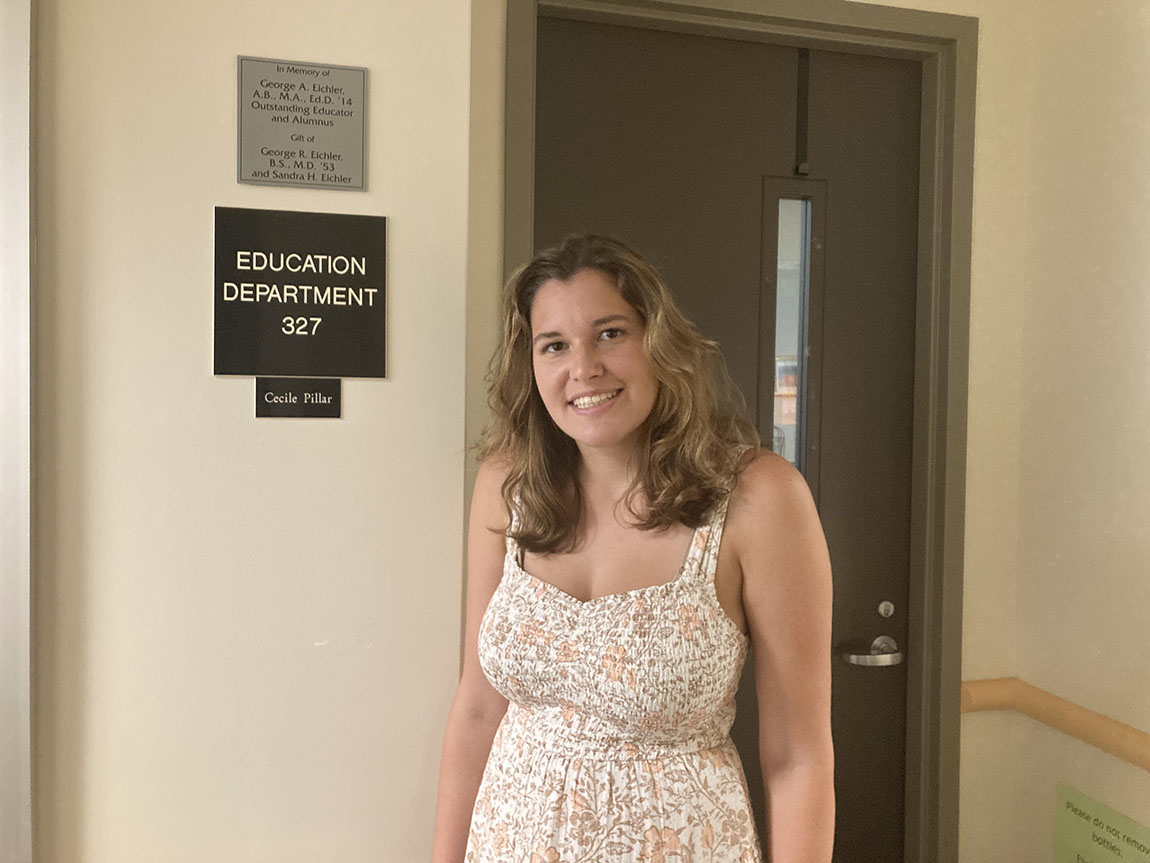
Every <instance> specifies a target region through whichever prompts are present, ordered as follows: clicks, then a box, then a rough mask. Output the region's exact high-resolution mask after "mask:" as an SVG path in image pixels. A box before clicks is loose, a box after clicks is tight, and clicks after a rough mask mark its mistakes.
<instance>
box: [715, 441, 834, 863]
mask: <svg viewBox="0 0 1150 863" xmlns="http://www.w3.org/2000/svg"><path fill="white" fill-rule="evenodd" d="M735 494H736V501H733V503H734V504H735V507H733V508H734V509H735V511H736V513H737V514H738V534H737V536H738V542H737V551H738V557H739V563H740V566H741V567H742V571H743V608H744V611H745V613H746V616H747V625H748V628H749V630H750V635H751V644H752V647H753V649H754V658H755V688H756V691H757V697H758V705H759V756H760V759H761V762H762V768H763V785H764V788H765V789H766V798H767V828H768V836H769V848H770V860H771V863H830V860H831V849H832V846H833V844H834V826H835V799H834V750H833V748H832V745H831V645H830V638H831V565H830V557H829V555H828V553H827V544H826V539H825V538H824V536H823V530H822V525H821V524H820V523H819V517H818V512H817V511H816V509H815V504H814V501H813V500H812V498H811V494H810V490H809V488H808V487H807V483H806V480H804V479H803V476H802V474H800V473H799V472H798V471H797V470H795V468H794V467H792V466H791V464H790V463H789V462H787V461H786V460H785V459H783V458H781V457H779V456H777V455H774V454H773V453H764V454H762V455H760V456H759V457H757V458H756V459H755V461H754V462H752V463H751V464H750V465H749V466H748V467H747V469H746V470H745V471H744V472H743V473H742V474H741V475H740V477H739V485H738V487H737V488H736V492H735Z"/></svg>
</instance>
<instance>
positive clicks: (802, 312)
mask: <svg viewBox="0 0 1150 863" xmlns="http://www.w3.org/2000/svg"><path fill="white" fill-rule="evenodd" d="M810 247H811V202H810V201H809V200H806V199H802V198H780V199H779V236H778V272H777V281H776V286H777V287H776V291H775V416H774V441H773V446H772V448H773V449H774V451H775V452H777V453H778V454H779V455H781V456H783V457H784V458H786V459H787V460H788V461H789V462H791V464H793V465H794V466H795V467H796V468H798V469H799V470H800V471H802V470H803V469H804V454H805V450H806V417H805V413H806V410H805V406H806V395H807V377H808V374H807V366H808V362H807V361H808V356H809V350H808V339H807V319H808V313H809V305H810V302H809V297H810V259H811V250H810Z"/></svg>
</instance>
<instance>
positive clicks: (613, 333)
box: [599, 327, 623, 341]
mask: <svg viewBox="0 0 1150 863" xmlns="http://www.w3.org/2000/svg"><path fill="white" fill-rule="evenodd" d="M621 335H623V330H621V329H619V328H618V327H611V328H610V329H607V330H603V332H601V333H600V334H599V338H601V339H606V340H607V341H612V340H613V339H617V338H619V337H620V336H621Z"/></svg>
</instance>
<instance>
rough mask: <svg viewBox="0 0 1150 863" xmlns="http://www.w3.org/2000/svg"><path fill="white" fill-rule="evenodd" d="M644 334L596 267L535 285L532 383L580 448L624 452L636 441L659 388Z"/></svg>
mask: <svg viewBox="0 0 1150 863" xmlns="http://www.w3.org/2000/svg"><path fill="white" fill-rule="evenodd" d="M645 333H646V326H645V325H644V323H643V319H642V318H641V317H640V316H639V313H638V312H637V311H636V310H635V309H634V308H633V307H632V306H631V304H630V303H628V302H627V301H626V300H625V299H623V295H622V294H620V293H619V290H618V288H616V287H615V283H614V281H613V280H612V279H611V278H610V277H609V276H607V275H606V274H604V273H601V272H599V271H598V270H580V271H579V272H577V273H576V274H575V275H574V276H573V277H572V278H571V280H570V281H567V282H563V281H559V280H558V279H552V280H551V281H549V282H545V283H544V284H543V286H542V287H540V288H539V290H538V292H536V294H535V300H534V302H533V303H532V306H531V338H532V343H531V355H532V362H533V366H534V369H535V384H536V386H537V387H538V388H539V394H540V395H541V396H542V397H543V404H544V405H545V406H546V407H547V412H548V413H550V414H551V419H553V420H554V421H555V424H556V425H557V426H559V428H560V429H561V430H562V431H563V432H564V433H565V434H567V435H568V436H569V437H571V438H572V439H574V441H575V443H576V444H578V446H579V448H580V450H583V451H586V449H588V448H611V449H619V450H621V451H622V452H624V453H626V454H630V451H631V450H633V449H634V447H635V446H636V445H637V444H638V442H639V432H640V429H641V428H642V426H643V423H644V422H645V421H646V420H647V417H648V416H650V414H651V409H652V408H653V407H654V406H655V396H656V395H657V394H658V392H659V383H658V381H657V380H656V379H655V374H654V370H653V369H652V368H651V359H650V357H649V356H648V355H647V349H646V347H645V345H644V344H643V336H644V334H645Z"/></svg>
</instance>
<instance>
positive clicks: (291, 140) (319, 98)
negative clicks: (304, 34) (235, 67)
mask: <svg viewBox="0 0 1150 863" xmlns="http://www.w3.org/2000/svg"><path fill="white" fill-rule="evenodd" d="M238 78H239V123H238V125H239V153H238V156H237V160H236V161H237V163H238V177H237V179H238V180H239V182H241V183H261V184H263V185H267V186H300V187H303V188H321V189H356V190H358V191H363V190H364V189H365V188H366V184H365V175H364V164H365V160H364V153H365V152H366V135H367V123H366V114H367V102H366V100H365V96H366V93H367V69H365V68H362V67H359V66H329V65H321V64H319V63H296V62H294V61H290V60H267V59H263V58H260V57H240V58H239V75H238Z"/></svg>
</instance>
